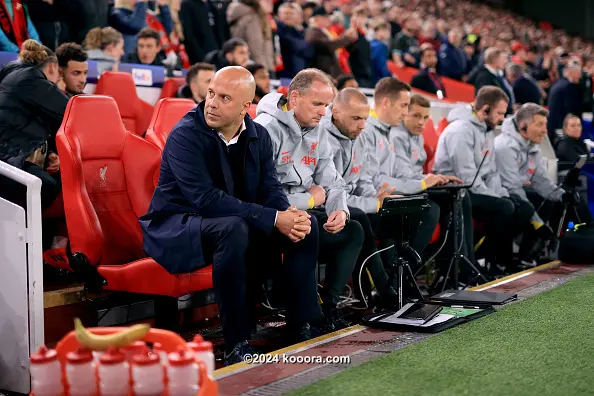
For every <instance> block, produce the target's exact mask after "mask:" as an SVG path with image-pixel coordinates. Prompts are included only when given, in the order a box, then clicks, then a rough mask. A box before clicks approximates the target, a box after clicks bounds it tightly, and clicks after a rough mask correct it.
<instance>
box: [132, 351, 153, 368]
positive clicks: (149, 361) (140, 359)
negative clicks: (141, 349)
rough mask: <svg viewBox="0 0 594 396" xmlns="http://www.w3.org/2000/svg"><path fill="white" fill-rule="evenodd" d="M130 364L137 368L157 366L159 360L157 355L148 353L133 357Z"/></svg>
mask: <svg viewBox="0 0 594 396" xmlns="http://www.w3.org/2000/svg"><path fill="white" fill-rule="evenodd" d="M132 362H133V363H134V364H135V365H137V366H152V365H153V364H159V362H160V359H159V355H158V354H156V353H151V352H148V353H142V354H138V355H134V356H133V357H132Z"/></svg>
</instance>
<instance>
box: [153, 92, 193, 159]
mask: <svg viewBox="0 0 594 396" xmlns="http://www.w3.org/2000/svg"><path fill="white" fill-rule="evenodd" d="M194 107H196V103H194V101H193V100H191V99H176V98H165V99H161V100H159V101H158V102H157V105H156V106H155V111H154V112H153V118H152V119H151V123H150V124H149V127H148V130H147V131H146V136H145V137H144V138H145V139H146V140H148V141H149V142H151V143H153V144H154V145H155V146H157V147H159V149H160V150H163V148H164V147H165V142H166V141H167V137H169V133H170V132H171V130H172V129H173V127H174V126H175V124H177V123H178V121H179V120H181V119H182V117H183V116H185V115H186V113H187V112H188V111H190V110H192V109H193V108H194Z"/></svg>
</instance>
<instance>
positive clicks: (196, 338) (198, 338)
mask: <svg viewBox="0 0 594 396" xmlns="http://www.w3.org/2000/svg"><path fill="white" fill-rule="evenodd" d="M192 341H193V342H195V343H196V344H198V343H200V342H202V341H204V338H202V335H201V334H196V335H195V336H194V339H193V340H192Z"/></svg>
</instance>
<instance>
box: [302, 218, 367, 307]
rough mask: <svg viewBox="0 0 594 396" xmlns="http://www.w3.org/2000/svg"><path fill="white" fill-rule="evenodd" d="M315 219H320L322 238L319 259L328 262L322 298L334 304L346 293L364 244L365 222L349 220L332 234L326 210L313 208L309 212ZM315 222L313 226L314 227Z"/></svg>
mask: <svg viewBox="0 0 594 396" xmlns="http://www.w3.org/2000/svg"><path fill="white" fill-rule="evenodd" d="M308 212H309V213H310V214H311V215H312V219H313V218H314V217H315V218H316V219H317V225H318V229H319V238H320V254H319V261H320V262H323V263H326V278H325V280H324V291H323V293H322V300H323V301H324V302H328V303H329V304H331V305H333V304H335V303H336V302H337V300H338V297H339V296H341V295H342V294H343V292H344V287H345V286H346V284H347V283H348V281H349V279H350V277H351V274H352V273H353V270H354V268H355V265H356V264H357V259H358V257H359V253H360V252H361V247H362V245H363V243H364V240H365V239H364V232H363V228H362V227H361V224H359V222H358V221H357V220H355V219H353V217H352V214H351V221H349V222H348V223H347V224H346V225H345V227H344V228H343V229H342V231H340V232H338V233H336V234H331V233H329V232H327V231H326V230H325V229H324V228H323V226H324V224H325V223H326V221H327V220H328V215H327V214H326V212H325V211H323V210H319V209H312V210H309V211H308ZM313 226H314V224H313V222H312V229H313Z"/></svg>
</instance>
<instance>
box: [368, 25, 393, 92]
mask: <svg viewBox="0 0 594 396" xmlns="http://www.w3.org/2000/svg"><path fill="white" fill-rule="evenodd" d="M373 30H374V32H375V38H374V39H373V40H371V63H372V67H373V79H374V80H375V82H376V84H377V82H378V81H379V80H381V79H382V78H384V77H391V76H392V73H390V70H388V56H389V50H388V43H389V42H390V25H389V24H388V22H386V21H384V20H382V19H379V20H376V21H375V22H374V24H373Z"/></svg>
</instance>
